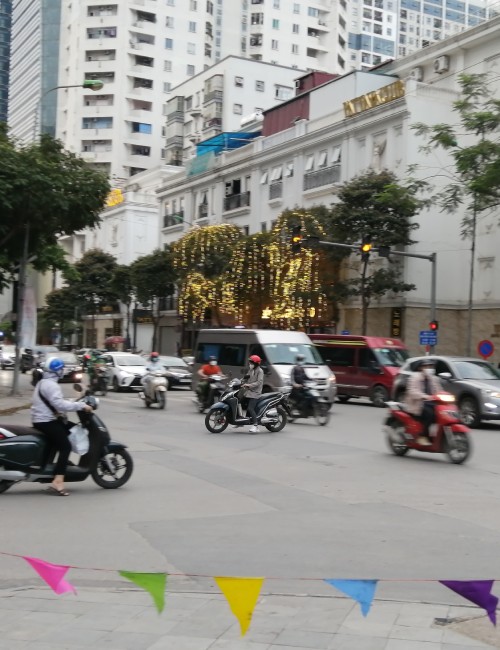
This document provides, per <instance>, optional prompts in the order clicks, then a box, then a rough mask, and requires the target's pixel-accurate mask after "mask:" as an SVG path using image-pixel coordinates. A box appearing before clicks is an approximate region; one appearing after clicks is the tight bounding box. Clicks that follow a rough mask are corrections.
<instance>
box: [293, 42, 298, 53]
mask: <svg viewBox="0 0 500 650" xmlns="http://www.w3.org/2000/svg"><path fill="white" fill-rule="evenodd" d="M298 53H299V46H298V45H297V44H296V43H293V44H292V54H298Z"/></svg>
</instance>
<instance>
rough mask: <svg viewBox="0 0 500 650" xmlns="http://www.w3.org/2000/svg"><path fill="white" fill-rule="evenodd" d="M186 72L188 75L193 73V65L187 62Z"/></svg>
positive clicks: (190, 75)
mask: <svg viewBox="0 0 500 650" xmlns="http://www.w3.org/2000/svg"><path fill="white" fill-rule="evenodd" d="M186 74H187V76H188V77H192V76H193V75H194V65H190V64H189V63H188V64H187V66H186Z"/></svg>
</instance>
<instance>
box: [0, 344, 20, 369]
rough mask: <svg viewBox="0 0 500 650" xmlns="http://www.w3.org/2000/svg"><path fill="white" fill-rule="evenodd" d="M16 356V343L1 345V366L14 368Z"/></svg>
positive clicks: (2, 367)
mask: <svg viewBox="0 0 500 650" xmlns="http://www.w3.org/2000/svg"><path fill="white" fill-rule="evenodd" d="M15 358H16V347H15V346H14V345H1V346H0V368H1V369H2V370H5V369H6V368H14V361H15Z"/></svg>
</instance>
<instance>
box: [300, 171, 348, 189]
mask: <svg viewBox="0 0 500 650" xmlns="http://www.w3.org/2000/svg"><path fill="white" fill-rule="evenodd" d="M339 182H340V165H333V166H332V167H325V168H323V169H318V170H317V171H315V172H309V173H308V174H305V175H304V186H303V190H304V192H306V191H307V190H313V189H316V188H317V187H324V186H326V185H333V183H339Z"/></svg>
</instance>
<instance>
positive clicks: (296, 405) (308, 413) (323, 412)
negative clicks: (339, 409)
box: [288, 381, 330, 427]
mask: <svg viewBox="0 0 500 650" xmlns="http://www.w3.org/2000/svg"><path fill="white" fill-rule="evenodd" d="M301 398H302V399H300V400H297V399H294V398H293V393H292V395H291V397H290V408H291V416H290V417H289V418H288V419H289V420H290V422H293V421H294V420H297V419H298V418H309V417H313V418H314V419H315V420H316V422H317V424H319V425H320V426H321V427H324V426H325V424H328V422H329V420H330V404H329V402H328V400H327V399H326V397H323V396H322V395H321V393H320V392H319V390H317V387H316V384H315V383H314V382H312V381H308V382H306V383H305V384H304V387H303V389H302V390H301Z"/></svg>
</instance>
